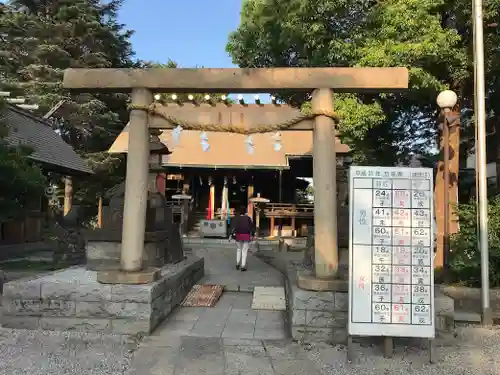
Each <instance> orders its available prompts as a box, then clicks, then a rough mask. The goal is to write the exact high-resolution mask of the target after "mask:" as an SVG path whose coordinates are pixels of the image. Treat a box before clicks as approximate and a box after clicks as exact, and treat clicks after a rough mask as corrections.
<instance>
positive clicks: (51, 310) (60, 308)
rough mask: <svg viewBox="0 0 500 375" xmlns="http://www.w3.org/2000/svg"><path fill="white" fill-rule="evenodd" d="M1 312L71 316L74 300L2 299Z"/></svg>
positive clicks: (22, 314) (5, 313) (15, 314)
mask: <svg viewBox="0 0 500 375" xmlns="http://www.w3.org/2000/svg"><path fill="white" fill-rule="evenodd" d="M2 305H3V314H4V315H14V316H72V315H74V314H75V302H74V301H59V300H45V301H42V300H21V299H16V300H8V299H4V300H3V303H2Z"/></svg>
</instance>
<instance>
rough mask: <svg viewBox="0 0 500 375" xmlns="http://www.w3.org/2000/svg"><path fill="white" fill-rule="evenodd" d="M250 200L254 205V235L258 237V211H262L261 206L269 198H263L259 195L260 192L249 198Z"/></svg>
mask: <svg viewBox="0 0 500 375" xmlns="http://www.w3.org/2000/svg"><path fill="white" fill-rule="evenodd" d="M250 202H252V203H253V204H254V205H255V237H257V238H258V237H259V235H260V233H259V232H260V213H261V212H262V208H263V207H264V205H265V204H266V203H269V202H270V201H269V199H267V198H263V197H261V196H260V193H258V194H257V196H256V197H255V198H250Z"/></svg>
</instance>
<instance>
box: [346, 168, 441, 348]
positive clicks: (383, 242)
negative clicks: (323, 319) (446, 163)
mask: <svg viewBox="0 0 500 375" xmlns="http://www.w3.org/2000/svg"><path fill="white" fill-rule="evenodd" d="M349 185H350V194H349V199H350V206H349V207H350V215H349V226H350V231H349V334H350V335H359V336H399V337H425V338H434V335H435V328H434V266H433V263H434V262H433V261H434V250H433V233H432V231H433V218H434V212H433V211H434V204H433V194H432V191H433V173H432V169H429V168H399V167H398V168H391V167H351V168H350V173H349Z"/></svg>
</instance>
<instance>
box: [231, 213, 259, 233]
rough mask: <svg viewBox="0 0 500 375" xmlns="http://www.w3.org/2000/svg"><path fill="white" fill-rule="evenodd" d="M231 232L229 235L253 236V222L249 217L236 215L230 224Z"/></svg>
mask: <svg viewBox="0 0 500 375" xmlns="http://www.w3.org/2000/svg"><path fill="white" fill-rule="evenodd" d="M232 227H233V229H232V231H231V233H232V234H233V235H234V234H236V233H238V234H251V235H253V234H254V228H253V221H252V219H251V218H250V216H247V215H238V216H235V217H234V219H233V222H232Z"/></svg>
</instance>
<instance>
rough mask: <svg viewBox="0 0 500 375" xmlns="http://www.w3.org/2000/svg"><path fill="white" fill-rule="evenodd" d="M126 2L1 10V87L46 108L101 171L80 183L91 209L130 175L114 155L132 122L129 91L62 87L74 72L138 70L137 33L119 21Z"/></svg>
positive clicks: (34, 1) (26, 4)
mask: <svg viewBox="0 0 500 375" xmlns="http://www.w3.org/2000/svg"><path fill="white" fill-rule="evenodd" d="M121 3H122V0H111V1H106V2H102V1H99V0H72V1H69V0H65V1H56V0H44V1H39V0H15V1H14V0H13V1H9V2H7V5H4V6H2V7H1V8H0V29H1V30H5V31H6V32H3V33H2V35H0V38H1V44H0V89H3V90H6V91H10V92H11V93H12V96H17V95H19V96H23V97H25V98H26V99H27V101H28V102H29V103H33V104H38V105H39V110H38V111H37V114H38V115H40V116H43V115H44V114H45V113H47V112H48V111H49V110H50V109H51V108H53V107H54V106H55V105H56V104H57V103H59V102H60V101H64V104H63V105H62V106H61V107H60V109H59V110H57V111H56V112H55V113H54V114H53V116H52V117H51V121H52V123H53V127H54V129H55V130H58V132H59V133H60V134H61V136H62V137H63V139H64V140H65V141H66V142H68V143H69V144H71V145H72V146H73V147H74V149H75V150H76V151H77V152H79V153H80V154H82V156H84V157H85V158H86V159H88V161H89V164H90V165H91V166H92V168H93V169H94V170H95V171H96V177H95V178H89V179H88V180H87V181H85V184H84V185H82V184H80V186H81V187H82V189H83V190H82V191H80V192H79V193H80V194H79V196H80V197H81V198H82V199H83V201H82V202H81V203H83V204H90V205H95V204H96V198H97V197H96V194H97V192H98V191H102V190H105V189H107V188H109V187H111V186H113V185H115V184H116V183H117V182H119V180H120V179H122V178H123V174H124V173H123V172H124V165H123V163H121V159H120V158H117V157H109V156H107V155H106V154H105V153H103V151H106V150H107V149H108V148H109V146H110V145H111V143H112V142H113V141H114V139H115V138H116V136H117V135H118V134H119V133H120V132H121V130H122V129H123V127H124V126H125V123H126V122H127V121H128V113H127V110H126V103H127V100H128V96H127V95H126V94H115V93H98V94H80V95H73V94H71V93H69V92H68V91H67V90H64V89H63V87H62V78H63V72H64V70H65V69H66V68H70V67H71V68H83V67H85V68H111V67H117V68H118V67H131V66H133V63H132V60H131V58H132V56H133V52H132V49H131V44H130V42H129V38H130V36H131V35H132V32H131V31H129V30H126V29H125V28H124V26H123V25H121V24H120V23H118V21H117V11H118V10H119V7H120V5H121Z"/></svg>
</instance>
